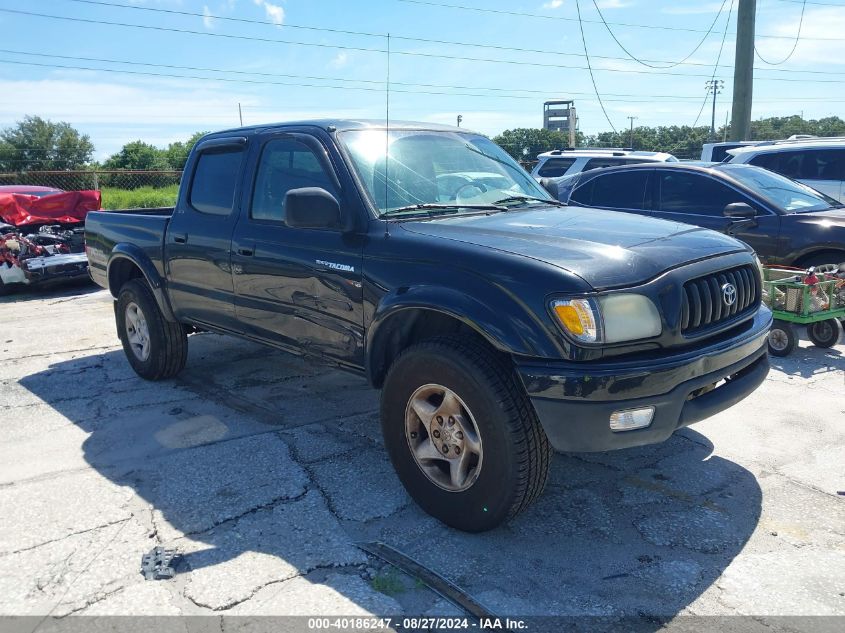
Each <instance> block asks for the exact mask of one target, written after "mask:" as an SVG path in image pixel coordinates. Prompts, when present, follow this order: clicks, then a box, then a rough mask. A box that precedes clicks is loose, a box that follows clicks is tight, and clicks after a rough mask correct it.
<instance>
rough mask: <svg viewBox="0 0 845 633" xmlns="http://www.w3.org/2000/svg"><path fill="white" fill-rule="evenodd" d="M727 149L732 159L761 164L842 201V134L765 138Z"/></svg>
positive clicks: (844, 145)
mask: <svg viewBox="0 0 845 633" xmlns="http://www.w3.org/2000/svg"><path fill="white" fill-rule="evenodd" d="M728 153H729V154H731V155H732V156H733V158H731V159H730V162H731V163H747V164H749V165H756V166H758V167H763V168H765V169H768V170H770V171H774V172H777V173H779V174H781V175H783V176H786V177H788V178H792V179H793V180H797V181H798V182H802V183H804V184H805V185H807V186H809V187H812V188H813V189H816V190H817V191H821V192H822V193H825V194H827V195H829V196H830V197H831V198H836V199H837V200H839V201H840V202H845V186H844V185H843V181H845V137H833V138H810V139H800V138H799V139H795V140H787V141H767V142H764V143H760V144H758V145H754V146H753V147H742V148H738V149H733V150H729V151H728Z"/></svg>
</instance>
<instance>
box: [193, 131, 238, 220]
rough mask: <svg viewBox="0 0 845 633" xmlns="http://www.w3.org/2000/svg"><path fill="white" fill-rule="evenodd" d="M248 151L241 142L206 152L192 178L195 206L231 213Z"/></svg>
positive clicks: (201, 209)
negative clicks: (238, 144) (244, 158)
mask: <svg viewBox="0 0 845 633" xmlns="http://www.w3.org/2000/svg"><path fill="white" fill-rule="evenodd" d="M244 153H245V147H243V146H237V145H224V146H221V147H219V148H216V147H215V148H210V149H208V150H205V151H202V153H201V154H200V155H199V158H198V159H197V164H196V167H195V168H194V177H193V180H192V181H191V191H190V193H189V197H188V200H189V203H190V205H191V207H193V208H194V209H196V210H197V211H199V212H200V213H205V214H208V215H221V216H227V215H229V214H230V213H231V212H232V209H233V208H234V206H235V190H236V189H237V184H238V178H239V177H240V173H241V163H242V162H243V157H244Z"/></svg>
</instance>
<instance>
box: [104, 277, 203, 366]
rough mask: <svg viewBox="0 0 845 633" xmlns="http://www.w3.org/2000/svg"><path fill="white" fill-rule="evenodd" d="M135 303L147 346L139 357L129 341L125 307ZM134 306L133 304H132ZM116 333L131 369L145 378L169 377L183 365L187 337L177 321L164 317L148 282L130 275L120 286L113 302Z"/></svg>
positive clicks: (186, 352) (185, 359)
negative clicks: (140, 314) (144, 353)
mask: <svg viewBox="0 0 845 633" xmlns="http://www.w3.org/2000/svg"><path fill="white" fill-rule="evenodd" d="M131 306H136V307H137V308H138V309H139V310H140V312H141V313H142V317H143V319H144V321H145V323H146V327H147V336H146V337H145V339H146V340H148V343H149V348H148V352H147V354H146V356H145V357H142V356H141V355H139V354H138V353H136V351H135V350H133V346H132V344H131V343H130V340H129V339H130V329H131V327H132V326H131V324H128V318H127V309H128V308H130V307H131ZM132 310H135V308H132ZM115 319H116V322H117V334H118V336H119V337H120V342H121V343H122V344H123V351H124V352H125V354H126V358H127V359H128V360H129V364H130V365H132V369H134V370H135V373H137V374H138V375H139V376H140V377H141V378H144V379H146V380H163V379H165V378H172V377H173V376H175V375H176V374H178V373H179V372H180V371H182V369H183V368H184V367H185V362H186V361H187V358H188V337H187V335H186V334H185V329H184V328H183V327H182V325H181V324H180V323H173V322H171V321H168V320H166V319H165V318H164V315H163V314H162V313H161V310H159V308H158V304H157V303H156V300H155V297H153V293H152V291H151V290H150V287H149V286H148V285H147V283H146V282H145V281H143V280H141V279H131V280H130V281H127V282H126V283H125V284H124V285H123V287H122V288H121V289H120V294H119V295H118V297H117V305H116V306H115Z"/></svg>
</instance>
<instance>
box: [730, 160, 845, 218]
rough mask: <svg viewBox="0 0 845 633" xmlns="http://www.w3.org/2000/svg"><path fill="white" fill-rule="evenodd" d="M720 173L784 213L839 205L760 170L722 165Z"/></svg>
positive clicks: (818, 193)
mask: <svg viewBox="0 0 845 633" xmlns="http://www.w3.org/2000/svg"><path fill="white" fill-rule="evenodd" d="M721 171H722V172H723V173H724V174H725V175H726V176H728V177H729V178H732V179H733V180H735V181H737V182H738V183H740V184H742V185H745V186H746V187H748V188H749V189H751V190H752V191H754V192H756V193H757V194H759V195H760V196H762V197H763V198H765V199H766V200H768V201H769V202H771V203H772V204H774V205H775V206H777V207H779V208H780V209H781V210H783V211H787V212H790V213H792V212H797V211H824V210H825V209H830V208H833V207H839V206H841V205H840V204H839V203H838V202H837V201H836V200H834V199H833V198H830V197H829V196H826V195H824V194H823V193H822V192H820V191H816V190H815V189H812V188H810V187H807V186H806V185H802V184H801V183H799V182H795V181H794V180H790V179H789V178H786V177H785V176H781V175H780V174H776V173H774V172H771V171H768V170H766V169H763V168H761V167H754V166H752V165H725V166H724V167H723V168H722V170H721Z"/></svg>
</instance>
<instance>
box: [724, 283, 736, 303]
mask: <svg viewBox="0 0 845 633" xmlns="http://www.w3.org/2000/svg"><path fill="white" fill-rule="evenodd" d="M722 300H723V301H724V302H725V305H726V306H732V305H733V304H735V303H736V286H734V285H733V284H725V285H724V286H722Z"/></svg>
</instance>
